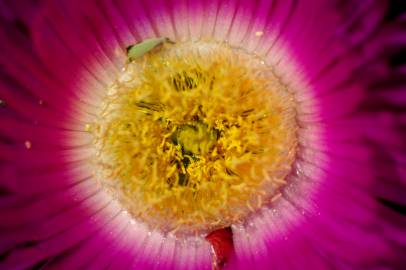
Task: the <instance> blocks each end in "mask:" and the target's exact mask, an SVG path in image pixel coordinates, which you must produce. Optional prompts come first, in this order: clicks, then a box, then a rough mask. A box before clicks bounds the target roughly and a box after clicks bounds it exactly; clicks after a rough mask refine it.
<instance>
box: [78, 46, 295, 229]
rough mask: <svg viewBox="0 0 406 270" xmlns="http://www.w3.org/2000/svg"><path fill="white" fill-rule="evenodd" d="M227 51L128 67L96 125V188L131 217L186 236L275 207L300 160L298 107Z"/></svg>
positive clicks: (267, 76)
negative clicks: (100, 186)
mask: <svg viewBox="0 0 406 270" xmlns="http://www.w3.org/2000/svg"><path fill="white" fill-rule="evenodd" d="M262 62H263V61H262V60H261V59H259V58H257V57H256V56H253V55H250V54H248V53H246V52H244V51H242V50H237V49H234V48H231V47H229V46H228V45H225V44H216V43H182V44H175V45H174V44H165V45H164V46H163V47H162V48H161V49H160V50H158V51H157V52H154V53H150V54H146V55H145V56H143V57H141V58H139V59H136V60H135V61H133V62H130V63H128V64H127V66H126V68H125V69H124V71H123V74H122V75H121V76H120V77H119V78H118V79H117V81H116V82H115V84H114V85H112V86H111V89H108V90H107V93H108V94H107V96H106V98H105V101H104V104H103V105H102V106H101V109H100V111H101V112H100V115H101V117H100V118H99V120H97V121H95V122H94V123H92V129H90V125H89V129H88V128H87V127H86V130H88V131H90V132H91V133H92V134H93V135H94V140H95V146H96V151H97V153H98V154H97V157H98V158H97V162H96V163H97V164H96V165H97V166H98V168H99V169H98V170H97V171H100V172H101V173H98V176H97V177H98V178H99V180H100V181H101V182H102V184H103V185H104V186H105V187H106V189H108V190H110V191H111V192H112V193H114V195H115V196H116V197H117V198H118V199H119V200H120V202H121V203H122V204H123V206H124V207H125V208H126V209H127V210H128V211H129V213H131V214H132V216H133V217H134V218H136V219H138V220H140V221H142V222H145V223H146V224H148V225H149V226H151V227H159V228H160V229H161V230H163V231H167V232H169V231H173V232H176V233H179V234H181V233H182V234H194V233H204V232H208V231H210V230H213V229H216V228H220V227H224V226H229V225H230V224H232V223H234V222H237V221H240V220H242V219H243V218H244V217H246V216H247V215H248V214H250V213H252V212H253V211H256V210H258V209H260V208H261V207H263V206H264V205H266V204H269V203H270V202H271V200H272V198H273V197H274V196H275V195H277V194H278V192H279V189H280V187H281V186H282V185H283V184H284V183H285V181H284V178H285V177H286V175H287V174H288V173H289V172H290V167H291V164H292V162H293V160H294V157H295V151H296V145H297V140H296V130H297V126H296V120H295V108H294V107H295V104H294V102H293V101H292V100H293V99H292V98H291V96H290V94H289V93H288V91H287V90H286V88H285V87H284V86H283V85H282V84H281V83H280V82H279V80H278V79H277V78H276V77H275V76H274V75H273V73H272V71H271V68H270V67H268V66H266V65H264V64H263V63H262Z"/></svg>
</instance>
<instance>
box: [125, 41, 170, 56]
mask: <svg viewBox="0 0 406 270" xmlns="http://www.w3.org/2000/svg"><path fill="white" fill-rule="evenodd" d="M165 43H174V42H173V41H171V40H170V39H169V38H166V37H163V38H151V39H146V40H144V41H141V42H138V43H136V44H134V45H130V46H128V47H127V57H128V60H129V61H133V60H135V59H137V58H139V57H142V56H144V55H145V54H146V53H148V52H150V51H151V50H153V49H155V48H158V47H159V46H162V45H163V44H165Z"/></svg>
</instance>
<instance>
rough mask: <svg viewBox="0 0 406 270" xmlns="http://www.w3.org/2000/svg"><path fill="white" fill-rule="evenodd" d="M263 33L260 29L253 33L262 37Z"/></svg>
mask: <svg viewBox="0 0 406 270" xmlns="http://www.w3.org/2000/svg"><path fill="white" fill-rule="evenodd" d="M263 34H264V32H262V31H257V32H255V35H256V36H257V37H262V35H263Z"/></svg>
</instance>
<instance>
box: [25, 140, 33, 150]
mask: <svg viewBox="0 0 406 270" xmlns="http://www.w3.org/2000/svg"><path fill="white" fill-rule="evenodd" d="M24 145H25V148H27V149H31V147H32V143H31V141H25V142H24Z"/></svg>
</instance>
